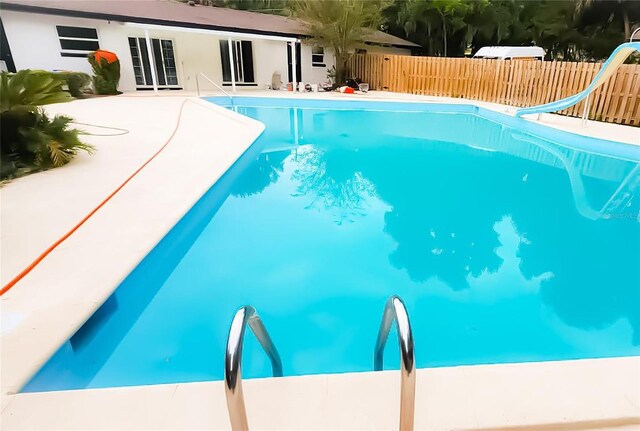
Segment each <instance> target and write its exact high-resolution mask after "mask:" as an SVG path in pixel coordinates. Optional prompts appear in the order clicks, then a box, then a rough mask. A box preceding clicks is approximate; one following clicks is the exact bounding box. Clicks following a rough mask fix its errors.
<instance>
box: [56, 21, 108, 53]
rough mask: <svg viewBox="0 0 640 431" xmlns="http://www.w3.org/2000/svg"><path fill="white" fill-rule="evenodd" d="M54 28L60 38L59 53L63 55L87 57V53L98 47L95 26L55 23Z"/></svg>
mask: <svg viewBox="0 0 640 431" xmlns="http://www.w3.org/2000/svg"><path fill="white" fill-rule="evenodd" d="M56 30H58V39H59V40H60V48H61V51H60V55H62V56H63V57H87V56H88V55H89V53H91V52H93V51H95V50H96V49H100V45H99V44H98V32H97V31H96V29H95V28H88V27H66V26H63V25H57V26H56Z"/></svg>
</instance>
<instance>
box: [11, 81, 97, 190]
mask: <svg viewBox="0 0 640 431" xmlns="http://www.w3.org/2000/svg"><path fill="white" fill-rule="evenodd" d="M65 85H66V84H65V81H64V80H63V79H61V78H60V77H58V76H56V75H55V74H52V73H50V72H44V71H31V70H21V71H19V72H18V73H16V74H9V73H6V72H3V73H2V74H0V180H6V179H9V178H15V177H19V176H22V175H26V174H28V173H32V172H37V171H43V170H46V169H50V168H52V167H57V166H62V165H64V164H66V163H68V162H69V161H70V160H71V159H72V158H73V156H75V155H76V154H77V152H78V151H80V150H83V151H87V152H91V151H92V150H93V147H91V146H90V145H87V144H84V143H82V142H81V141H80V139H79V138H78V134H79V132H78V130H75V129H70V128H69V123H70V122H71V121H72V119H71V118H69V117H66V116H55V117H54V118H53V120H51V119H50V118H49V117H48V116H47V115H46V113H45V112H44V111H43V110H42V109H41V108H40V106H41V105H47V104H50V103H60V102H66V101H69V100H71V96H70V95H69V93H68V92H66V91H64V90H63V88H64V86H65Z"/></svg>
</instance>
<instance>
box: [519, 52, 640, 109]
mask: <svg viewBox="0 0 640 431" xmlns="http://www.w3.org/2000/svg"><path fill="white" fill-rule="evenodd" d="M634 51H640V42H627V43H623V44H622V45H620V46H618V47H617V48H616V49H614V50H613V52H612V53H611V56H610V57H609V58H608V59H607V61H605V62H604V64H603V65H602V68H601V69H600V72H598V74H597V75H596V77H595V78H593V81H591V84H589V86H588V87H587V88H585V89H584V90H582V91H581V92H580V93H578V94H574V95H573V96H569V97H567V98H565V99H560V100H556V101H555V102H551V103H545V104H544V105H538V106H531V107H529V108H522V109H518V110H517V111H516V117H522V116H523V115H527V114H542V113H544V112H554V111H561V110H563V109H567V108H569V107H571V106H573V105H575V104H576V103H579V102H580V101H581V100H582V99H585V98H586V97H587V96H589V93H591V92H592V91H593V90H595V89H596V88H598V87H600V86H601V85H602V84H604V83H605V81H606V80H607V79H608V78H609V77H610V76H611V75H613V74H614V73H615V71H616V70H617V69H618V67H620V65H621V64H622V63H624V61H625V60H626V59H627V57H629V55H631V53H633V52H634Z"/></svg>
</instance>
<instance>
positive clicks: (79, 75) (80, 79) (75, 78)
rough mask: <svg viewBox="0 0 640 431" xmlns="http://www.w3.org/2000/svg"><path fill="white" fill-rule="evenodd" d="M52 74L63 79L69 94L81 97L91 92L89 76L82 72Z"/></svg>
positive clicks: (77, 97)
mask: <svg viewBox="0 0 640 431" xmlns="http://www.w3.org/2000/svg"><path fill="white" fill-rule="evenodd" d="M52 73H53V75H54V76H57V77H59V78H60V79H62V80H64V81H65V82H66V84H67V89H68V91H69V93H70V94H71V96H73V97H75V98H76V99H82V98H84V97H86V95H87V94H91V92H92V90H91V76H89V75H88V74H87V73H83V72H52Z"/></svg>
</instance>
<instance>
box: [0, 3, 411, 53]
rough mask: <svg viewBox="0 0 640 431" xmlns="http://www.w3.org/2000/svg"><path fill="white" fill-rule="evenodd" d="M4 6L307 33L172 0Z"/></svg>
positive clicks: (261, 17)
mask: <svg viewBox="0 0 640 431" xmlns="http://www.w3.org/2000/svg"><path fill="white" fill-rule="evenodd" d="M1 7H2V8H3V9H10V10H21V11H29V12H35V13H46V14H54V15H65V16H75V17H80V18H98V19H109V20H113V21H127V22H138V23H147V24H160V25H172V26H178V27H190V28H204V29H212V30H222V31H238V30H240V31H242V32H244V33H252V34H269V35H277V36H308V30H307V28H306V27H305V26H304V25H303V24H302V23H301V22H300V21H298V20H295V19H291V18H287V17H283V16H278V15H268V14H263V13H258V12H249V11H242V10H235V9H228V8H218V7H210V6H200V5H198V6H189V5H188V4H185V3H178V2H175V1H171V0H3V1H2V5H1ZM367 42H370V43H376V44H383V45H392V46H396V47H403V48H414V47H418V45H416V44H415V43H413V42H409V41H407V40H404V39H401V38H399V37H396V36H392V35H390V34H387V33H383V32H381V31H376V32H374V33H372V34H371V35H370V36H369V37H367Z"/></svg>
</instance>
